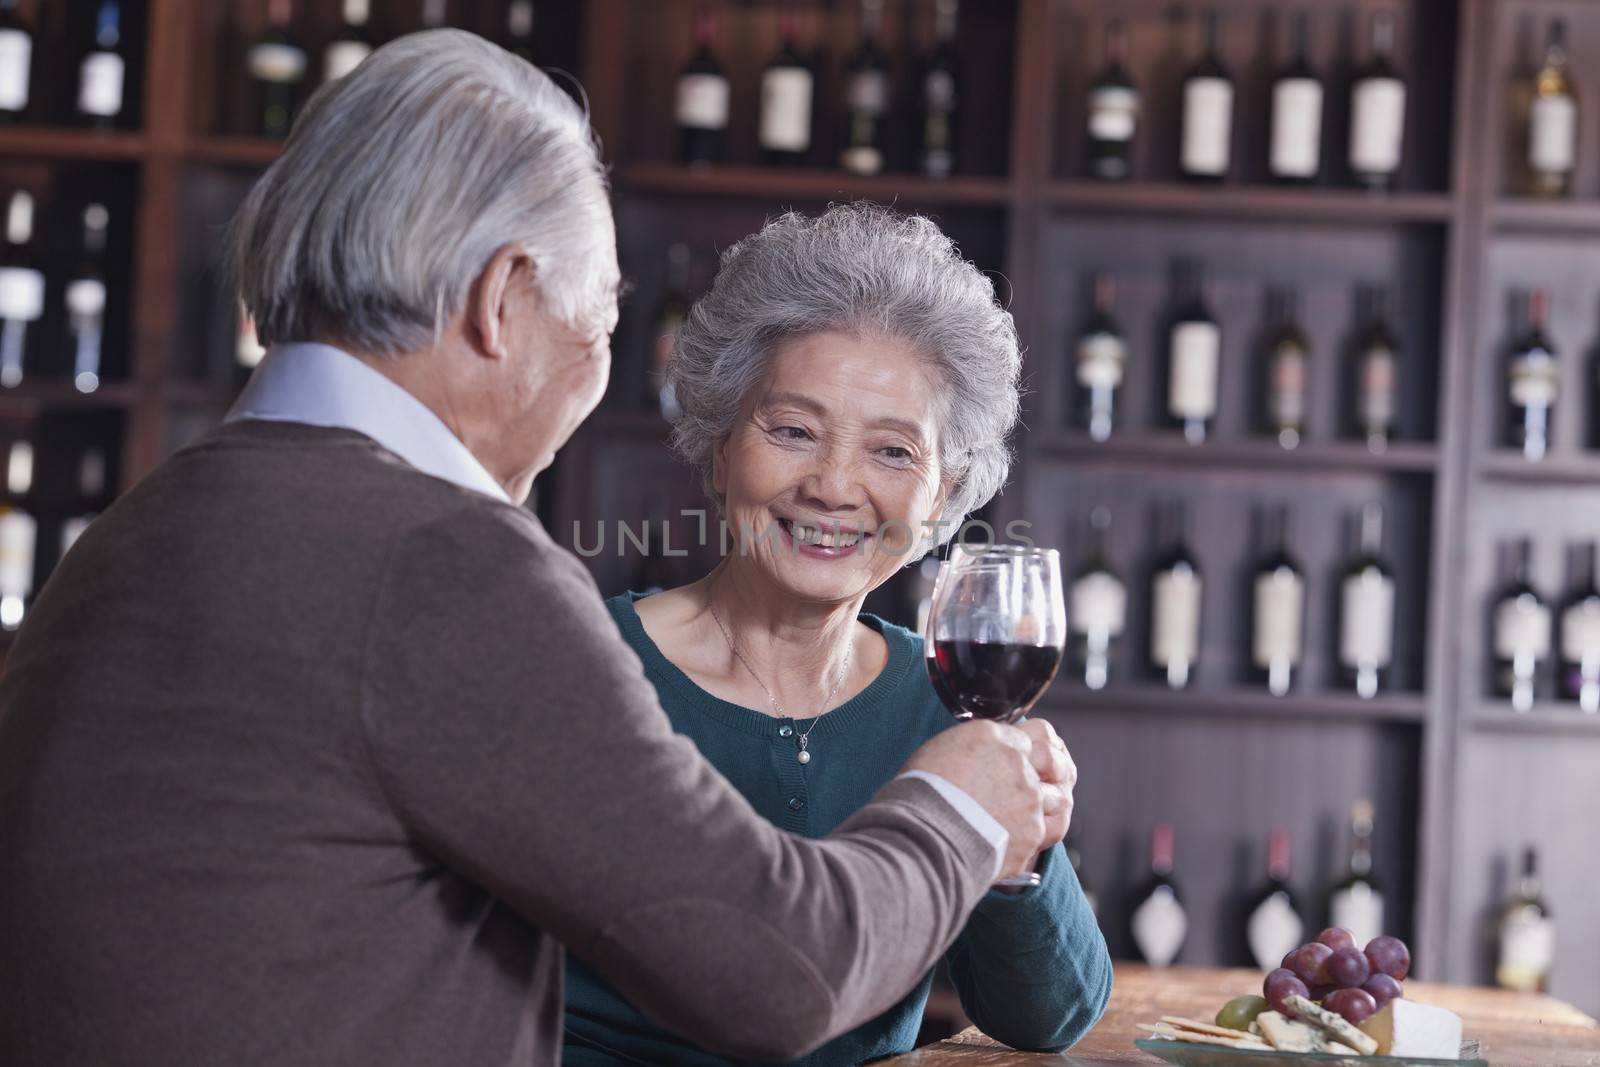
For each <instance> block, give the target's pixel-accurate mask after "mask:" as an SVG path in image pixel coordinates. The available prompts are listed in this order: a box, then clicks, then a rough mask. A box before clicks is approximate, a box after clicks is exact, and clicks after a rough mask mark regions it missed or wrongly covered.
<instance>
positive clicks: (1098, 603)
mask: <svg viewBox="0 0 1600 1067" xmlns="http://www.w3.org/2000/svg"><path fill="white" fill-rule="evenodd" d="M1110 529H1111V512H1110V511H1109V510H1108V509H1106V508H1105V507H1103V506H1100V507H1096V508H1095V509H1094V510H1093V511H1091V512H1090V513H1089V552H1088V555H1087V557H1086V559H1085V561H1084V565H1083V569H1082V570H1080V571H1079V572H1078V576H1077V577H1076V578H1075V579H1073V582H1072V590H1071V593H1070V594H1069V597H1068V604H1069V607H1068V623H1069V625H1068V627H1067V630H1068V634H1069V637H1070V640H1071V643H1072V664H1073V667H1074V669H1076V670H1077V671H1078V672H1079V673H1080V674H1081V675H1082V677H1083V684H1084V685H1086V686H1088V687H1089V688H1090V689H1104V688H1105V686H1106V682H1107V681H1109V680H1110V677H1111V658H1112V654H1113V652H1114V650H1115V647H1116V642H1117V640H1118V639H1119V638H1120V637H1121V636H1122V628H1123V625H1124V623H1125V622H1126V621H1127V609H1128V590H1127V586H1125V585H1124V584H1123V581H1122V577H1121V576H1120V575H1118V574H1117V572H1116V569H1115V568H1114V567H1113V566H1112V564H1111V560H1110V559H1109V558H1108V557H1107V555H1106V540H1107V536H1108V531H1109V530H1110Z"/></svg>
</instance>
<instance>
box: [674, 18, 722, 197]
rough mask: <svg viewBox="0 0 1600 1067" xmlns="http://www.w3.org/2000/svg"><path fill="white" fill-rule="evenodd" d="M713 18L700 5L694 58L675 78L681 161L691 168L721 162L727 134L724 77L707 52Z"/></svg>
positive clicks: (714, 28) (714, 31) (714, 32)
mask: <svg viewBox="0 0 1600 1067" xmlns="http://www.w3.org/2000/svg"><path fill="white" fill-rule="evenodd" d="M716 36H717V22H716V15H715V14H713V13H712V11H711V8H710V6H709V5H706V4H702V5H701V6H700V8H699V9H698V10H697V11H696V12H695V16H694V43H695V52H694V57H693V58H692V59H690V60H689V63H688V65H687V66H685V67H684V68H683V71H682V73H680V74H679V75H678V88H677V101H676V107H675V111H676V114H677V120H678V134H679V138H680V140H681V141H682V144H683V161H684V162H685V163H688V164H690V165H691V166H706V165H709V164H712V163H720V162H722V158H723V153H724V152H725V151H726V141H727V133H728V100H729V89H728V76H727V75H726V74H724V73H723V71H722V64H720V63H718V62H717V57H716V56H715V55H714V54H713V53H712V51H711V45H712V42H713V41H715V40H716Z"/></svg>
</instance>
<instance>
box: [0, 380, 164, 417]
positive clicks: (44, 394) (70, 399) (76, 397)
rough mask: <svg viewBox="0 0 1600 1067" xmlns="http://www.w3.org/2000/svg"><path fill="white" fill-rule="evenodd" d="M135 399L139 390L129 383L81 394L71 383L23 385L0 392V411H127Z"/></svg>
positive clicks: (103, 386)
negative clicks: (99, 409) (71, 409)
mask: <svg viewBox="0 0 1600 1067" xmlns="http://www.w3.org/2000/svg"><path fill="white" fill-rule="evenodd" d="M137 399H138V390H137V389H136V388H135V387H134V386H133V385H132V384H131V383H129V382H110V383H107V384H104V385H101V386H100V388H98V389H96V390H95V391H94V392H92V393H82V392H79V391H78V390H77V388H75V387H74V386H73V384H72V383H71V382H53V381H36V382H23V383H22V384H21V385H18V386H15V387H14V388H11V389H0V412H5V413H8V414H15V413H19V412H20V413H27V414H31V413H33V412H36V411H41V410H46V409H60V408H77V409H83V408H91V409H92V408H127V407H132V406H133V404H134V402H135V401H136V400H137Z"/></svg>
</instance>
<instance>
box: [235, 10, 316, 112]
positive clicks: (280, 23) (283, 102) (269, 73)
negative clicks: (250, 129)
mask: <svg viewBox="0 0 1600 1067" xmlns="http://www.w3.org/2000/svg"><path fill="white" fill-rule="evenodd" d="M293 18H294V8H293V6H292V4H291V0H268V3H267V28H266V31H265V32H264V33H262V35H261V36H260V38H258V39H257V40H256V42H255V43H254V44H252V45H251V46H250V54H249V62H248V66H249V68H250V76H251V77H252V78H254V79H255V82H256V87H257V91H258V93H259V96H260V108H261V112H260V120H261V121H260V133H261V136H263V137H271V138H278V139H281V138H284V137H287V136H288V135H289V127H290V126H291V125H292V124H293V122H294V106H295V97H296V95H297V94H298V92H299V89H300V83H301V81H303V80H304V79H305V76H306V50H305V49H304V48H302V47H301V46H300V42H299V41H298V40H297V39H296V38H295V36H294V33H293V30H292V28H291V26H290V22H291V21H292V20H293Z"/></svg>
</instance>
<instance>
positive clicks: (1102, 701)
mask: <svg viewBox="0 0 1600 1067" xmlns="http://www.w3.org/2000/svg"><path fill="white" fill-rule="evenodd" d="M1043 706H1044V709H1045V710H1047V711H1048V712H1049V713H1050V714H1051V715H1052V716H1059V717H1060V718H1061V719H1062V720H1063V721H1064V722H1069V723H1070V722H1071V719H1072V715H1073V714H1074V713H1075V712H1081V711H1094V712H1111V713H1117V714H1138V715H1150V716H1175V717H1180V718H1181V717H1189V718H1202V719H1212V718H1251V719H1265V720H1269V721H1272V722H1279V723H1285V724H1293V723H1296V722H1303V721H1306V720H1311V721H1314V722H1319V723H1326V722H1330V721H1339V722H1395V723H1415V724H1420V723H1422V722H1423V721H1424V720H1425V719H1426V718H1427V712H1428V701H1427V698H1426V697H1425V696H1424V695H1423V694H1421V693H1382V694H1380V695H1378V696H1376V697H1373V698H1372V699H1370V700H1363V699H1362V698H1361V697H1358V696H1356V695H1355V694H1354V693H1346V692H1298V691H1297V692H1291V693H1289V694H1287V695H1285V696H1281V697H1275V696H1273V695H1271V694H1270V693H1266V692H1264V691H1262V690H1260V689H1246V688H1244V687H1236V688H1228V689H1201V690H1196V691H1194V692H1189V691H1187V690H1184V691H1176V692H1175V691H1173V690H1171V689H1167V688H1165V687H1163V686H1161V685H1157V684H1154V683H1128V682H1121V683H1118V684H1115V685H1111V686H1107V687H1106V688H1105V689H1099V690H1092V689H1088V688H1086V687H1084V686H1083V685H1080V684H1076V683H1071V682H1058V683H1057V684H1056V685H1054V686H1052V687H1051V688H1050V690H1049V691H1048V693H1047V695H1046V697H1045V699H1044V702H1043Z"/></svg>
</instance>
